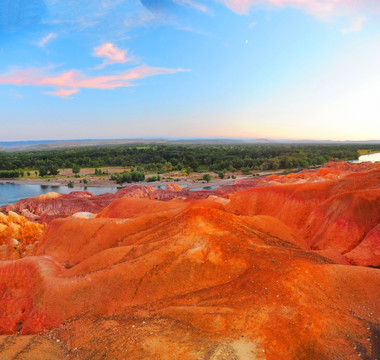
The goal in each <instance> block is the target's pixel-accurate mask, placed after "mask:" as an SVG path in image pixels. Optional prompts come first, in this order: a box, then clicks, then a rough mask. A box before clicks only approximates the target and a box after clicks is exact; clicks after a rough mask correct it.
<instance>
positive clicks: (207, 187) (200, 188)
mask: <svg viewBox="0 0 380 360" xmlns="http://www.w3.org/2000/svg"><path fill="white" fill-rule="evenodd" d="M217 187H219V186H204V187H197V188H192V189H189V190H190V191H198V190H214V189H216V188H217Z"/></svg>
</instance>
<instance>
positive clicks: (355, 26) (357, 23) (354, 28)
mask: <svg viewBox="0 0 380 360" xmlns="http://www.w3.org/2000/svg"><path fill="white" fill-rule="evenodd" d="M365 21H366V17H365V16H364V15H361V16H359V17H357V18H356V19H354V20H353V21H352V23H351V24H350V26H349V27H347V28H343V29H341V30H340V32H341V33H342V34H343V35H346V34H350V33H353V32H358V31H360V30H361V29H362V27H363V24H364V22H365Z"/></svg>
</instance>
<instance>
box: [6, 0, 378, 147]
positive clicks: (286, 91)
mask: <svg viewBox="0 0 380 360" xmlns="http://www.w3.org/2000/svg"><path fill="white" fill-rule="evenodd" d="M379 20H380V6H379V3H378V2H377V1H373V0H368V1H366V0H362V1H354V0H340V1H337V0H309V1H305V0H262V1H259V0H209V1H201V0H141V1H140V0H112V1H111V0H82V1H77V0H65V1H63V0H2V2H0V141H14V140H38V139H84V138H131V137H170V138H188V137H239V138H240V137H248V138H282V139H284V138H287V139H332V140H368V139H380V70H379V68H380V21H379Z"/></svg>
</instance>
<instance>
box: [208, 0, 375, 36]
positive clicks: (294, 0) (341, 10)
mask: <svg viewBox="0 0 380 360" xmlns="http://www.w3.org/2000/svg"><path fill="white" fill-rule="evenodd" d="M215 1H217V2H220V3H223V4H225V5H226V6H227V7H228V8H230V9H231V10H232V11H234V12H236V13H238V14H242V15H243V14H248V13H249V11H250V9H251V8H252V7H254V6H273V7H291V8H296V9H300V10H303V11H305V12H307V13H309V14H311V15H313V16H315V17H316V18H318V19H320V20H325V21H330V20H332V19H335V18H336V17H343V16H344V17H350V18H352V17H354V18H355V20H354V22H353V23H352V25H351V28H347V29H346V30H344V31H345V33H348V32H353V31H359V30H360V29H361V27H362V25H363V23H364V22H365V20H366V18H365V16H364V15H363V13H364V12H367V13H368V12H377V13H378V12H379V11H380V3H379V2H378V1H375V0H215ZM351 29H352V30H351Z"/></svg>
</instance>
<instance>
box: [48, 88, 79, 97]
mask: <svg viewBox="0 0 380 360" xmlns="http://www.w3.org/2000/svg"><path fill="white" fill-rule="evenodd" d="M77 92H79V89H58V90H57V91H53V92H47V93H46V94H48V95H52V96H59V97H63V98H69V97H70V96H71V95H74V94H76V93H77Z"/></svg>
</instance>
